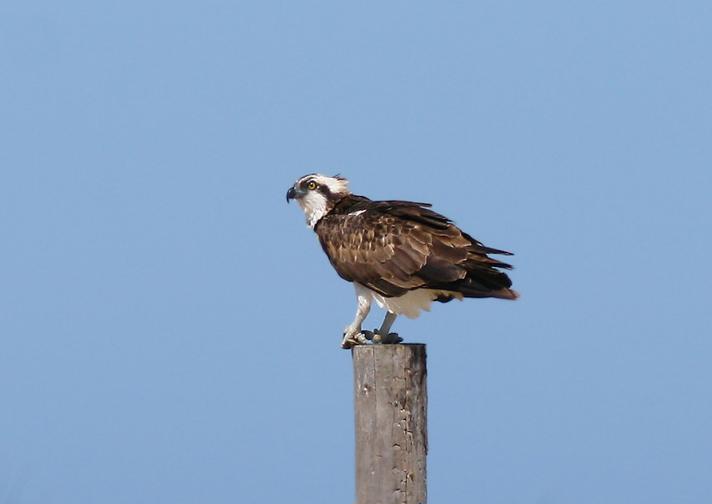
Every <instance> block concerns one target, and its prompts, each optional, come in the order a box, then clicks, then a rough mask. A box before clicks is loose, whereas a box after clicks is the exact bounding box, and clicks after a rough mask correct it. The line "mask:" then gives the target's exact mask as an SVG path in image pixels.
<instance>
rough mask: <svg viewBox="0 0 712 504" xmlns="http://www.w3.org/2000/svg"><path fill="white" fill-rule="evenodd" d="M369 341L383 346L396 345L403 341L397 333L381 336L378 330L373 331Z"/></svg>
mask: <svg viewBox="0 0 712 504" xmlns="http://www.w3.org/2000/svg"><path fill="white" fill-rule="evenodd" d="M371 339H372V340H373V342H374V343H381V344H383V345H396V344H398V343H400V342H401V341H403V338H401V337H400V336H398V333H394V332H392V333H388V334H381V333H380V332H378V329H375V330H374V331H373V338H371Z"/></svg>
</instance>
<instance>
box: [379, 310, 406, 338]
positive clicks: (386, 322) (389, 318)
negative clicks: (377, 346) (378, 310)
mask: <svg viewBox="0 0 712 504" xmlns="http://www.w3.org/2000/svg"><path fill="white" fill-rule="evenodd" d="M397 317H398V315H396V314H395V313H391V312H387V313H386V318H384V319H383V324H381V328H380V329H377V330H376V331H374V333H375V334H374V336H373V342H374V343H386V344H388V343H391V344H393V343H400V342H401V341H403V338H401V337H400V336H398V334H396V333H392V332H389V331H390V330H391V326H392V325H393V322H395V321H396V318H397Z"/></svg>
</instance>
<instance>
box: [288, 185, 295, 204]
mask: <svg viewBox="0 0 712 504" xmlns="http://www.w3.org/2000/svg"><path fill="white" fill-rule="evenodd" d="M296 195H297V194H296V191H295V190H294V187H290V188H289V190H288V191H287V203H289V200H292V199H294V197H295V196H296Z"/></svg>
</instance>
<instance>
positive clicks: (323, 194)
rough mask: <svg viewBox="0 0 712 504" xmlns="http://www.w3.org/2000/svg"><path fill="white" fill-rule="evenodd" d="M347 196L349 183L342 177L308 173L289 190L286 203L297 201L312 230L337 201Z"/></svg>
mask: <svg viewBox="0 0 712 504" xmlns="http://www.w3.org/2000/svg"><path fill="white" fill-rule="evenodd" d="M349 194H351V192H350V191H349V181H348V180H346V179H345V178H344V177H340V176H339V175H335V176H333V177H328V176H326V175H321V174H320V173H310V174H309V175H304V176H303V177H301V178H299V179H298V180H297V181H296V182H295V183H294V185H293V186H292V187H290V188H289V190H288V191H287V203H289V200H292V199H294V200H297V203H299V206H300V207H302V210H303V211H304V215H305V216H306V218H307V224H308V225H309V227H312V228H313V227H314V226H315V225H316V223H317V222H319V219H321V218H322V217H323V216H324V215H326V214H327V213H329V211H330V210H331V209H332V208H334V205H336V204H337V203H338V202H339V200H341V199H342V198H343V197H344V196H347V195H349Z"/></svg>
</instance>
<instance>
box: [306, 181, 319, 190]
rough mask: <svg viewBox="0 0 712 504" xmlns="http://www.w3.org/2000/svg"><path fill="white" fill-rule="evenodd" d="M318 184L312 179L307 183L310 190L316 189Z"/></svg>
mask: <svg viewBox="0 0 712 504" xmlns="http://www.w3.org/2000/svg"><path fill="white" fill-rule="evenodd" d="M316 186H317V184H316V182H314V181H313V180H312V181H311V182H309V183H308V184H307V189H309V190H310V191H313V190H314V189H316Z"/></svg>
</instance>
